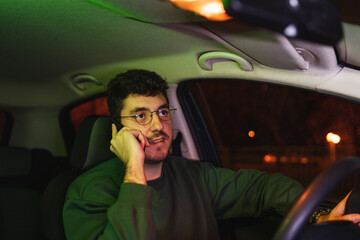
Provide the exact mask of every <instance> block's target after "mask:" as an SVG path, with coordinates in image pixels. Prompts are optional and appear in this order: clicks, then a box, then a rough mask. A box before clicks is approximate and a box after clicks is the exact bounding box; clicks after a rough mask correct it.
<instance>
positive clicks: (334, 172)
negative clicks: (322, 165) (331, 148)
mask: <svg viewBox="0 0 360 240" xmlns="http://www.w3.org/2000/svg"><path fill="white" fill-rule="evenodd" d="M356 170H360V158H359V157H346V158H343V159H341V160H338V161H336V162H335V163H334V164H333V165H331V166H330V167H329V168H327V169H326V170H325V171H323V172H322V173H321V174H320V175H319V176H318V177H317V178H316V179H315V180H314V181H313V183H312V184H311V185H310V186H309V187H308V188H307V189H306V191H305V192H304V193H303V194H302V195H301V196H300V198H299V199H298V201H297V202H296V204H295V205H294V206H293V208H292V209H291V210H290V212H289V213H288V214H287V216H286V217H285V218H284V220H283V222H282V224H281V225H280V228H279V230H278V231H277V233H276V234H275V237H274V240H294V239H295V237H297V236H298V234H299V233H300V231H301V230H302V229H303V227H304V226H305V224H306V223H307V221H308V220H309V218H310V216H311V214H312V213H313V211H314V210H315V208H316V207H317V206H319V205H320V203H321V202H322V201H323V200H324V199H325V198H326V197H327V195H328V194H329V193H330V192H331V190H332V189H333V188H335V187H336V186H337V185H338V184H339V183H340V182H341V181H342V180H343V179H344V178H345V177H347V176H348V175H350V174H351V173H353V172H354V171H356ZM336 222H338V221H336ZM351 225H353V224H351ZM358 236H359V235H358Z"/></svg>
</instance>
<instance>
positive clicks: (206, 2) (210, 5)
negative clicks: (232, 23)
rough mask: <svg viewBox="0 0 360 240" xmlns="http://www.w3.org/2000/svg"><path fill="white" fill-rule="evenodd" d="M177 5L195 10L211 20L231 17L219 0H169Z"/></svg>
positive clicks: (222, 19)
mask: <svg viewBox="0 0 360 240" xmlns="http://www.w3.org/2000/svg"><path fill="white" fill-rule="evenodd" d="M170 2H172V3H174V4H175V5H176V6H177V7H179V8H181V9H184V10H187V11H191V12H195V13H197V14H199V15H201V16H203V17H206V18H207V19H210V20H213V21H226V20H229V19H231V17H230V16H229V15H227V14H226V12H225V9H224V5H223V3H222V1H221V0H170Z"/></svg>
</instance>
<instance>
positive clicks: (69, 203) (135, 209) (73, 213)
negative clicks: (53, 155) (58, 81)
mask: <svg viewBox="0 0 360 240" xmlns="http://www.w3.org/2000/svg"><path fill="white" fill-rule="evenodd" d="M123 175H124V167H123V165H122V163H121V162H120V160H118V159H116V158H114V159H111V160H108V161H106V162H104V163H102V164H100V165H98V166H96V167H95V168H93V169H91V170H89V171H87V172H85V173H84V174H82V175H81V176H80V177H78V178H77V179H76V180H75V181H74V182H73V183H72V184H71V186H70V188H69V190H68V193H67V196H66V201H65V205H64V210H63V218H64V226H65V234H66V236H67V239H76V240H81V239H86V240H87V239H107V240H110V239H128V240H129V239H139V240H140V239H167V240H168V239H172V240H176V239H179V240H180V239H181V240H188V239H196V240H199V239H220V237H219V233H218V227H217V220H220V219H229V218H232V217H248V216H251V217H256V216H259V215H261V214H262V213H264V212H267V211H270V210H275V211H276V212H277V213H278V214H280V215H284V214H286V212H287V211H288V210H289V208H290V207H291V205H292V204H293V203H294V201H296V200H297V198H298V197H299V196H300V194H301V193H302V191H303V189H302V187H301V186H300V184H299V183H297V182H296V181H294V180H291V179H289V178H287V177H284V176H283V175H280V174H272V175H269V174H265V173H263V172H259V171H256V170H240V171H237V172H235V171H232V170H229V169H224V168H216V167H214V166H213V165H211V164H208V163H201V162H198V161H190V160H186V159H183V158H175V157H169V158H167V159H166V160H165V161H164V164H163V171H162V176H161V177H160V178H159V179H157V180H154V181H149V182H148V186H144V185H139V184H134V183H122V179H123Z"/></svg>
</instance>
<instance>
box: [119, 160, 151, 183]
mask: <svg viewBox="0 0 360 240" xmlns="http://www.w3.org/2000/svg"><path fill="white" fill-rule="evenodd" d="M123 182H124V183H137V184H142V185H147V181H146V177H145V171H144V166H141V165H139V166H135V165H129V164H128V165H127V166H126V170H125V175H124V180H123Z"/></svg>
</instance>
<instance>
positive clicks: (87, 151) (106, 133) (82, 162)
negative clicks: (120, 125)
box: [70, 115, 115, 169]
mask: <svg viewBox="0 0 360 240" xmlns="http://www.w3.org/2000/svg"><path fill="white" fill-rule="evenodd" d="M110 140H111V118H110V117H108V116H95V115H92V116H89V117H87V118H85V119H84V121H83V122H82V123H81V125H80V128H79V130H78V132H77V134H76V137H75V141H74V146H73V148H72V151H71V156H70V165H71V166H72V167H75V168H78V169H89V168H91V167H94V166H95V165H97V164H99V163H101V162H103V161H105V160H108V159H111V158H114V157H115V154H113V153H112V152H111V151H110Z"/></svg>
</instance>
